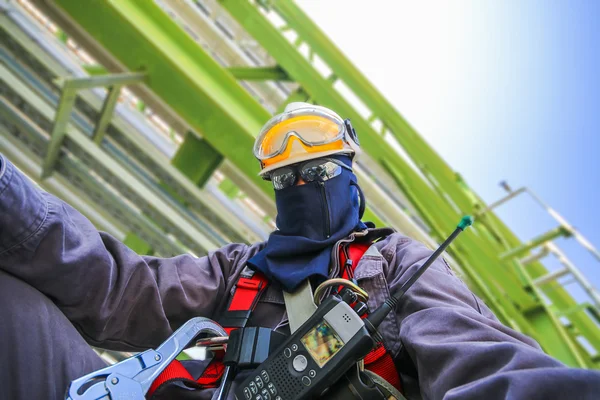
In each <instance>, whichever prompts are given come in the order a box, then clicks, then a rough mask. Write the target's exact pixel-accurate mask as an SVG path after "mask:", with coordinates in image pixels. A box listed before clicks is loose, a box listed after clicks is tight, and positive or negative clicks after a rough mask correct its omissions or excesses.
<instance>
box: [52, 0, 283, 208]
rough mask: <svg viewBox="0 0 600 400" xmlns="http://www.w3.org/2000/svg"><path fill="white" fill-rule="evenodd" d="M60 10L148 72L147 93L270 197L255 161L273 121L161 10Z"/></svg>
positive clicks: (149, 5) (131, 5)
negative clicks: (265, 127) (259, 137)
mask: <svg viewBox="0 0 600 400" xmlns="http://www.w3.org/2000/svg"><path fill="white" fill-rule="evenodd" d="M55 3H56V4H58V5H59V7H61V8H62V9H63V10H64V11H65V12H66V13H67V14H68V15H70V16H71V17H72V18H73V19H74V20H75V21H77V22H78V23H79V24H81V25H82V26H83V27H85V30H86V31H87V32H88V33H90V34H91V35H92V36H93V37H94V38H95V40H97V41H98V42H99V43H100V44H101V45H102V46H104V47H105V48H106V49H108V50H109V51H110V52H111V54H112V55H113V56H114V57H116V58H117V59H118V60H119V61H120V62H121V63H123V64H124V65H125V66H126V67H127V68H129V69H130V70H136V71H144V73H145V74H146V76H148V80H147V82H146V84H147V85H148V87H149V88H150V89H152V90H153V91H154V92H155V93H156V94H157V95H159V96H160V97H161V98H162V100H163V101H164V102H166V103H167V104H169V106H170V107H172V108H173V109H175V110H177V112H178V113H179V115H180V116H182V117H183V118H184V119H185V120H186V121H187V122H188V123H189V124H190V125H191V126H192V127H193V128H194V129H195V130H197V131H198V132H200V133H201V134H202V135H203V138H204V139H206V141H207V142H208V143H210V144H211V146H213V147H214V148H215V149H216V150H217V151H218V152H219V153H221V154H222V155H223V156H225V157H226V158H228V159H229V160H230V161H231V162H232V163H233V164H234V165H235V166H236V167H238V168H239V169H240V170H241V171H243V173H245V174H246V176H247V177H248V180H249V181H251V182H253V183H254V184H255V185H257V186H258V187H260V188H261V189H262V190H263V191H264V192H265V193H267V194H268V195H269V196H272V195H273V189H272V186H271V185H270V184H269V183H267V182H266V181H264V180H262V179H261V178H259V177H258V171H259V164H258V162H256V160H255V159H254V157H253V156H252V153H251V149H252V145H253V141H254V135H256V134H257V133H258V132H259V131H260V128H261V127H262V124H264V122H265V121H267V120H268V119H269V118H270V117H271V115H270V113H269V112H268V111H267V110H266V109H264V108H263V107H262V106H261V105H260V104H259V103H258V102H257V101H256V100H255V99H254V98H253V97H252V96H251V95H250V94H248V93H247V92H246V91H245V89H243V88H242V87H241V86H240V85H239V84H238V83H237V81H236V79H235V78H234V77H233V76H232V75H231V74H230V73H229V72H228V71H227V70H225V69H224V68H222V67H221V66H220V65H219V64H218V63H217V62H216V61H215V60H213V59H212V57H211V56H210V55H208V54H207V53H206V52H205V51H204V50H203V49H202V47H200V46H199V45H198V44H197V43H196V42H195V41H194V40H193V39H191V38H190V37H189V36H188V35H187V34H186V33H185V32H184V31H183V30H182V29H181V28H180V27H179V26H178V25H177V24H176V23H175V22H173V20H171V19H170V18H169V17H168V15H166V14H165V13H164V12H163V11H162V10H161V9H160V8H159V7H158V6H157V5H156V4H154V3H153V2H149V1H148V2H122V1H106V2H93V3H89V4H88V3H86V4H83V3H81V2H79V1H75V0H57V1H55ZM106 24H110V25H111V26H112V28H111V29H106V26H107V25H106Z"/></svg>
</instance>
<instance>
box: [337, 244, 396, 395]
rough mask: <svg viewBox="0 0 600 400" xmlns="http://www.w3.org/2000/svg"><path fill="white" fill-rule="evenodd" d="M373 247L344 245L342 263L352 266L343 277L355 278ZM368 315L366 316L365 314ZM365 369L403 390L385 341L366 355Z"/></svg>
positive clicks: (344, 272)
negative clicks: (363, 260) (358, 268)
mask: <svg viewBox="0 0 600 400" xmlns="http://www.w3.org/2000/svg"><path fill="white" fill-rule="evenodd" d="M369 247H371V243H350V244H349V245H346V246H343V248H342V249H340V250H341V251H340V263H341V265H343V266H345V265H347V260H352V265H351V268H345V267H344V268H343V269H342V278H344V279H352V278H354V270H355V269H356V266H357V265H358V260H360V259H361V258H362V256H363V254H365V253H366V252H367V250H368V249H369ZM365 317H366V316H365ZM364 361H365V369H367V370H369V371H371V372H374V373H376V374H377V375H379V376H380V377H382V378H383V379H385V380H386V381H387V382H388V383H389V384H390V385H392V386H394V387H395V388H396V389H398V390H399V391H400V392H402V384H401V382H400V375H398V371H397V370H396V365H395V364H394V360H393V359H392V356H391V355H390V353H388V352H387V350H386V349H385V347H384V346H383V343H379V345H378V346H377V347H376V348H374V349H373V350H371V352H370V353H369V354H367V356H366V357H365V360H364Z"/></svg>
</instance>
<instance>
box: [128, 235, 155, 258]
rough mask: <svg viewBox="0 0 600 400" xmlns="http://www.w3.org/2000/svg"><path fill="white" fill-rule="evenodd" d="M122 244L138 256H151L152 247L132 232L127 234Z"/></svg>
mask: <svg viewBox="0 0 600 400" xmlns="http://www.w3.org/2000/svg"><path fill="white" fill-rule="evenodd" d="M123 244H125V246H127V247H129V248H130V249H131V250H133V251H135V252H136V253H138V254H145V255H147V256H151V255H152V253H153V250H152V247H151V246H150V245H149V244H148V242H146V241H145V240H144V239H142V238H141V237H139V236H138V235H136V234H135V233H133V232H129V233H128V234H127V236H125V240H123Z"/></svg>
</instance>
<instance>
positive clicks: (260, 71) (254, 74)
mask: <svg viewBox="0 0 600 400" xmlns="http://www.w3.org/2000/svg"><path fill="white" fill-rule="evenodd" d="M227 71H229V73H231V74H232V75H233V76H235V78H236V79H239V80H242V81H269V80H270V81H289V80H290V77H289V76H288V75H287V74H286V72H285V71H284V70H283V69H281V68H279V67H229V68H227Z"/></svg>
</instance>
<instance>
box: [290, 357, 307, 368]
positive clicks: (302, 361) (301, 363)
mask: <svg viewBox="0 0 600 400" xmlns="http://www.w3.org/2000/svg"><path fill="white" fill-rule="evenodd" d="M292 366H293V367H294V369H295V370H296V372H302V371H304V370H305V369H306V367H307V366H308V360H307V359H306V357H304V356H303V355H302V354H298V355H297V356H296V357H294V361H292Z"/></svg>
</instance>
